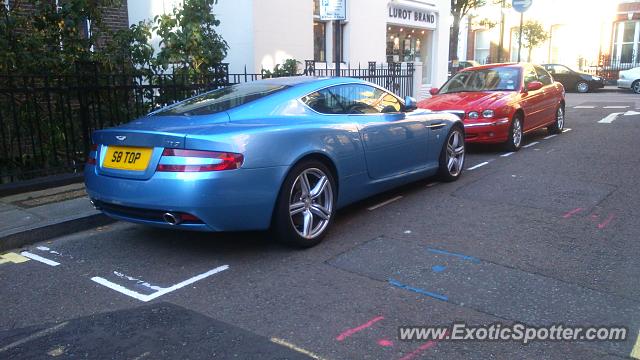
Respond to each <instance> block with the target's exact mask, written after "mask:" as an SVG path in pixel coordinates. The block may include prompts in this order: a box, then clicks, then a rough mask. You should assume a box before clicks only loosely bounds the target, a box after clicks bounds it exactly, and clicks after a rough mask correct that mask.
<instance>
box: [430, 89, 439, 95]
mask: <svg viewBox="0 0 640 360" xmlns="http://www.w3.org/2000/svg"><path fill="white" fill-rule="evenodd" d="M439 91H440V89H438V88H434V87H432V88H431V89H429V94H431V96H433V95H438V92H439Z"/></svg>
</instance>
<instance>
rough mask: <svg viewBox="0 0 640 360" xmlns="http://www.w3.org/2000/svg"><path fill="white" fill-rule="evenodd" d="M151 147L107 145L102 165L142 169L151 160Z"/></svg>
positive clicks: (111, 167)
mask: <svg viewBox="0 0 640 360" xmlns="http://www.w3.org/2000/svg"><path fill="white" fill-rule="evenodd" d="M152 152H153V149H151V148H140V147H130V146H109V147H108V148H107V154H106V155H105V156H104V161H103V162H102V166H103V167H106V168H109V169H118V170H134V171H144V170H146V169H147V166H149V160H151V153H152Z"/></svg>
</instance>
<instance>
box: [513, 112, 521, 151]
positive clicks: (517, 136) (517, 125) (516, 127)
mask: <svg viewBox="0 0 640 360" xmlns="http://www.w3.org/2000/svg"><path fill="white" fill-rule="evenodd" d="M511 131H512V132H513V133H512V137H511V138H512V139H513V146H514V147H516V148H518V147H520V143H521V142H522V123H521V122H520V119H518V118H516V119H514V120H513V126H512V130H511Z"/></svg>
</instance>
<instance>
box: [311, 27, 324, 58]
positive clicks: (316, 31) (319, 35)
mask: <svg viewBox="0 0 640 360" xmlns="http://www.w3.org/2000/svg"><path fill="white" fill-rule="evenodd" d="M313 60H315V61H321V62H324V61H327V24H326V23H324V22H322V21H314V22H313Z"/></svg>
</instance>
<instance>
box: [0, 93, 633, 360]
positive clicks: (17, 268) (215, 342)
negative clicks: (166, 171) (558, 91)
mask: <svg viewBox="0 0 640 360" xmlns="http://www.w3.org/2000/svg"><path fill="white" fill-rule="evenodd" d="M567 101H568V104H567V105H568V106H567V125H566V127H567V128H568V129H569V128H570V129H571V130H570V131H567V132H565V133H563V134H561V135H558V136H555V137H549V136H548V134H547V133H546V131H539V132H537V133H536V134H531V135H529V136H527V137H526V143H527V146H525V148H524V149H522V150H521V151H519V152H517V153H515V154H510V155H508V156H507V154H506V153H505V152H504V151H502V150H501V149H500V148H499V147H495V146H474V147H472V148H471V149H469V154H468V157H467V160H466V161H467V162H466V167H467V168H468V170H467V171H466V172H465V173H464V175H463V177H462V179H460V181H458V182H455V183H447V184H441V183H435V182H434V180H433V179H427V180H425V181H421V182H417V183H414V184H411V185H409V186H405V187H403V188H400V189H397V190H394V191H392V192H388V193H385V194H382V195H379V196H376V197H375V198H371V199H368V200H366V201H364V202H361V203H358V204H356V205H354V206H350V207H348V208H346V209H344V210H342V211H341V212H340V213H339V214H338V216H339V217H338V219H337V221H336V223H335V224H334V226H333V228H332V229H331V230H330V233H329V234H328V236H327V238H326V239H325V241H324V242H323V243H322V244H320V245H319V246H317V247H315V248H312V249H309V250H304V251H300V250H291V249H289V248H285V247H282V246H280V245H278V244H275V243H274V242H273V241H271V240H270V239H269V235H268V234H263V233H241V234H238V233H233V234H217V235H212V234H193V233H182V232H170V231H163V230H155V229H149V228H144V227H140V226H136V225H131V224H126V223H116V224H114V225H110V226H106V227H102V228H97V229H93V230H91V231H86V232H82V233H77V234H74V235H71V236H66V237H62V238H57V239H54V240H52V241H50V242H47V243H42V244H36V245H33V246H30V247H29V248H26V249H22V250H16V252H20V251H27V252H29V253H30V254H35V255H38V256H40V257H42V258H44V259H48V260H49V264H46V263H43V262H40V261H37V260H29V261H26V262H19V263H13V262H4V263H2V264H0V289H1V291H0V304H2V308H1V312H0V358H16V359H22V358H27V359H31V358H34V359H40V358H42V359H48V358H52V357H59V358H88V359H98V358H113V359H143V358H144V359H159V358H167V359H176V358H190V359H205V358H206V359H209V358H220V359H228V358H236V359H303V358H309V357H312V358H313V357H315V358H323V359H405V360H406V359H419V358H425V359H426V358H437V359H489V358H495V359H516V358H528V359H534V358H535V359H560V358H561V359H607V358H611V359H614V358H628V357H629V356H630V354H631V352H632V350H633V348H634V345H635V344H636V339H637V336H638V329H639V328H640V282H638V281H637V279H638V278H639V277H640V267H639V266H638V257H639V255H640V242H639V241H638V235H640V222H638V220H637V219H638V218H639V216H640V207H638V204H640V193H639V192H638V190H637V189H638V180H637V179H638V176H640V170H638V168H639V167H640V160H639V159H640V158H639V157H638V151H639V150H640V146H639V145H638V144H639V142H638V139H639V138H640V127H639V126H638V125H640V113H638V114H635V113H634V111H635V110H636V109H640V97H638V96H636V95H633V94H630V93H612V92H607V93H596V94H585V95H578V94H568V95H567ZM576 106H578V108H576ZM607 107H608V108H607ZM611 107H613V108H611ZM611 113H620V114H619V115H617V116H616V117H615V118H614V117H613V116H610V117H609V118H608V119H609V120H611V119H613V121H612V122H610V123H598V121H599V120H601V119H603V118H606V117H607V115H609V114H611ZM568 129H567V130H568ZM485 163H486V164H485ZM481 164H484V165H481ZM480 165H481V166H480ZM471 169H473V170H471ZM159 196H161V195H159ZM388 200H393V201H389V202H388ZM383 204H384V205H383ZM40 260H42V259H40ZM51 261H53V262H51ZM55 263H57V264H59V265H57V266H52V265H54V264H55ZM461 321H462V322H465V323H467V324H480V325H488V324H491V323H494V322H501V323H504V324H510V323H514V322H522V323H527V324H530V325H535V326H543V325H552V324H557V323H562V324H567V325H581V326H602V325H617V326H626V327H628V329H629V336H628V339H627V340H626V341H624V342H552V341H546V342H534V343H531V344H527V345H522V344H520V343H518V342H479V341H461V342H453V341H431V342H424V341H422V342H406V341H399V340H398V326H401V325H425V326H427V325H448V324H451V323H453V322H461Z"/></svg>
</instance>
